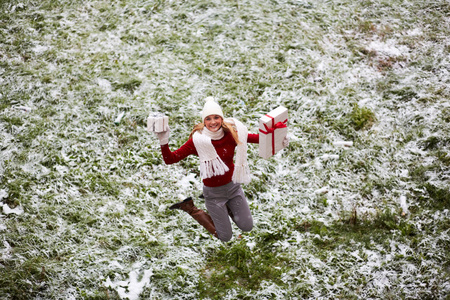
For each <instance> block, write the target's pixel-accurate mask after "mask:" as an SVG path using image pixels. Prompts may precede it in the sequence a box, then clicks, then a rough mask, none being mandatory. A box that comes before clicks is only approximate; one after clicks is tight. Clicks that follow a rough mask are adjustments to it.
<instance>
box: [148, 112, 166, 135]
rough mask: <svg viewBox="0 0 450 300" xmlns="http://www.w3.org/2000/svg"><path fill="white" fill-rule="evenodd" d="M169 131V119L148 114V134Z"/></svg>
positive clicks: (155, 114) (161, 115) (159, 114)
mask: <svg viewBox="0 0 450 300" xmlns="http://www.w3.org/2000/svg"><path fill="white" fill-rule="evenodd" d="M168 129H169V117H167V116H165V115H164V114H161V113H150V115H149V116H148V118H147V131H148V132H164V131H167V130H168Z"/></svg>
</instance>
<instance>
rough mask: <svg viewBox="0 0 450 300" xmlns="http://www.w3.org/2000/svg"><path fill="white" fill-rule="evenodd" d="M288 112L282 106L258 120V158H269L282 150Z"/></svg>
mask: <svg viewBox="0 0 450 300" xmlns="http://www.w3.org/2000/svg"><path fill="white" fill-rule="evenodd" d="M287 121H288V110H287V108H285V107H283V106H279V107H278V108H276V109H274V110H272V111H271V112H269V113H268V114H266V115H265V116H263V117H262V118H260V119H259V156H261V157H262V158H265V159H267V158H269V157H271V156H272V155H275V153H277V152H278V151H280V150H281V149H283V148H284V146H283V140H284V139H285V137H286V136H287V130H288V129H287Z"/></svg>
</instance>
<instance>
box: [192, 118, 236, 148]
mask: <svg viewBox="0 0 450 300" xmlns="http://www.w3.org/2000/svg"><path fill="white" fill-rule="evenodd" d="M204 127H205V124H204V123H198V124H197V125H195V126H194V128H193V129H192V132H191V134H190V135H189V139H191V138H192V136H193V135H194V133H195V132H197V131H202V130H203V128H204ZM222 128H223V131H224V132H229V133H231V136H232V137H233V139H234V141H235V142H236V144H237V145H239V144H241V142H240V141H239V137H238V133H237V130H236V128H235V127H234V126H233V125H232V124H230V123H227V122H225V121H224V120H223V119H222Z"/></svg>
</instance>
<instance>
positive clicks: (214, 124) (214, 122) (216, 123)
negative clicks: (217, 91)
mask: <svg viewBox="0 0 450 300" xmlns="http://www.w3.org/2000/svg"><path fill="white" fill-rule="evenodd" d="M204 122H205V126H206V128H208V130H209V131H212V132H216V131H217V130H219V129H220V128H221V127H222V122H223V119H222V117H221V116H219V115H209V116H207V117H206V118H205V120H204Z"/></svg>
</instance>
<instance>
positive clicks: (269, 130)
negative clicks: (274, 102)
mask: <svg viewBox="0 0 450 300" xmlns="http://www.w3.org/2000/svg"><path fill="white" fill-rule="evenodd" d="M266 116H267V117H269V118H271V119H272V127H271V128H269V127H268V126H267V125H266V124H263V125H264V127H265V128H266V131H264V130H262V129H260V130H259V132H261V133H263V134H271V133H272V155H275V134H274V132H275V130H276V129H279V128H286V127H287V125H286V123H287V120H288V119H286V120H284V121H283V122H278V123H276V124H275V119H274V118H273V117H272V116H269V115H266Z"/></svg>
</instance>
